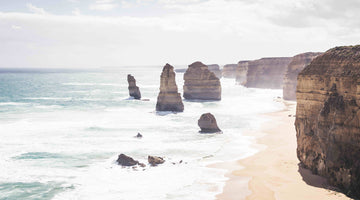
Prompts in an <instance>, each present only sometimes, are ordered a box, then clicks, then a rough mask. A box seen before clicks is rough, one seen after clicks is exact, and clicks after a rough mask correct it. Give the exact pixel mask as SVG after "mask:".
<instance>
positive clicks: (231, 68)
mask: <svg viewBox="0 0 360 200" xmlns="http://www.w3.org/2000/svg"><path fill="white" fill-rule="evenodd" d="M237 67H238V65H237V64H227V65H224V67H223V69H222V76H223V77H224V78H235V77H236V69H237Z"/></svg>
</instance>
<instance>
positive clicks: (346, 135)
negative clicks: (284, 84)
mask: <svg viewBox="0 0 360 200" xmlns="http://www.w3.org/2000/svg"><path fill="white" fill-rule="evenodd" d="M296 96H297V108H296V121H295V127H296V136H297V145H298V146H297V156H298V158H299V160H300V162H301V164H302V165H303V166H304V167H306V168H308V169H310V170H311V171H312V172H314V173H315V174H319V175H322V176H324V177H327V178H328V180H329V182H330V183H331V184H332V185H334V186H337V187H339V188H340V189H342V190H343V191H344V193H345V194H347V195H350V196H354V197H356V198H360V106H359V105H360V45H359V46H348V47H336V48H333V49H330V50H329V51H327V52H325V53H324V54H322V55H320V56H318V57H316V58H315V59H314V60H313V61H312V62H311V64H310V65H308V66H307V67H305V68H304V69H303V70H302V71H301V72H300V73H299V75H298V83H297V91H296Z"/></svg>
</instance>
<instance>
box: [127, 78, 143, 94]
mask: <svg viewBox="0 0 360 200" xmlns="http://www.w3.org/2000/svg"><path fill="white" fill-rule="evenodd" d="M127 81H128V83H129V87H128V89H129V95H130V96H131V97H134V99H141V93H140V90H139V87H138V86H136V80H135V78H134V77H133V76H131V74H128V76H127Z"/></svg>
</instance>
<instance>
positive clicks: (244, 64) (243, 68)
mask: <svg viewBox="0 0 360 200" xmlns="http://www.w3.org/2000/svg"><path fill="white" fill-rule="evenodd" d="M249 62H250V61H239V62H238V64H237V68H236V77H235V79H236V83H237V84H240V85H245V84H246V75H247V71H248V65H249Z"/></svg>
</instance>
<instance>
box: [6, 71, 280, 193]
mask: <svg viewBox="0 0 360 200" xmlns="http://www.w3.org/2000/svg"><path fill="white" fill-rule="evenodd" d="M161 70H162V68H161V67H160V66H159V67H133V68H122V69H119V70H116V71H111V72H110V71H106V72H100V71H99V72H69V71H68V72H66V73H63V72H52V73H41V72H36V73H31V72H23V73H0V171H1V173H0V199H127V200H128V199H150V200H151V199H213V198H214V196H215V194H216V193H219V192H221V190H222V187H223V185H224V183H225V181H226V178H225V177H224V173H225V172H224V171H223V170H218V169H211V168H208V167H206V166H207V165H208V164H210V163H214V162H221V161H227V160H235V159H238V158H242V157H246V156H249V155H251V154H253V153H254V152H256V150H255V149H253V148H251V144H252V143H253V142H254V138H252V137H250V136H245V135H243V132H244V131H246V130H250V129H256V128H258V127H259V126H260V125H261V123H262V122H263V121H264V120H265V119H262V118H261V117H259V114H261V113H266V112H271V111H275V110H279V109H281V108H282V105H281V104H280V103H278V102H276V101H274V98H276V97H278V96H281V93H282V92H281V90H261V89H248V88H244V87H242V86H239V85H236V84H235V81H234V80H233V79H222V80H221V82H222V89H223V95H222V100H221V101H216V102H201V101H199V102H189V101H184V105H185V111H184V112H183V113H177V114H173V113H169V112H163V113H156V112H155V105H156V98H157V94H158V92H159V89H158V88H159V83H160V73H161ZM127 73H131V74H133V75H134V76H135V78H136V80H137V84H138V86H139V87H140V90H141V93H142V97H143V98H145V99H149V101H136V100H133V99H131V98H129V96H128V90H127V81H126V75H127ZM182 76H183V74H181V73H178V74H177V76H176V78H177V84H178V87H179V91H180V92H182V85H183V80H182ZM205 112H211V113H213V114H214V115H215V117H216V118H217V120H218V124H219V127H220V128H221V129H222V131H223V134H215V135H206V134H205V135H204V134H199V133H198V131H199V128H198V126H197V120H198V118H199V117H200V115H201V114H202V113H205ZM137 132H141V133H142V134H143V136H144V137H143V139H141V140H139V139H136V138H134V136H135V135H136V134H137ZM120 153H125V154H127V155H130V156H132V157H134V158H135V159H137V160H139V161H141V162H144V163H146V158H147V155H157V156H163V157H165V159H166V162H165V164H164V165H162V166H159V167H156V168H150V167H146V168H145V170H144V171H141V170H140V171H134V170H132V169H127V168H122V167H120V166H118V165H116V163H115V160H116V158H117V155H118V154H120ZM180 160H183V161H184V162H183V163H182V164H175V165H174V164H172V163H173V162H174V163H178V162H179V161H180ZM185 163H186V164H185ZM244 187H246V186H244ZM138 191H142V192H138ZM195 191H196V192H195Z"/></svg>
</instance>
